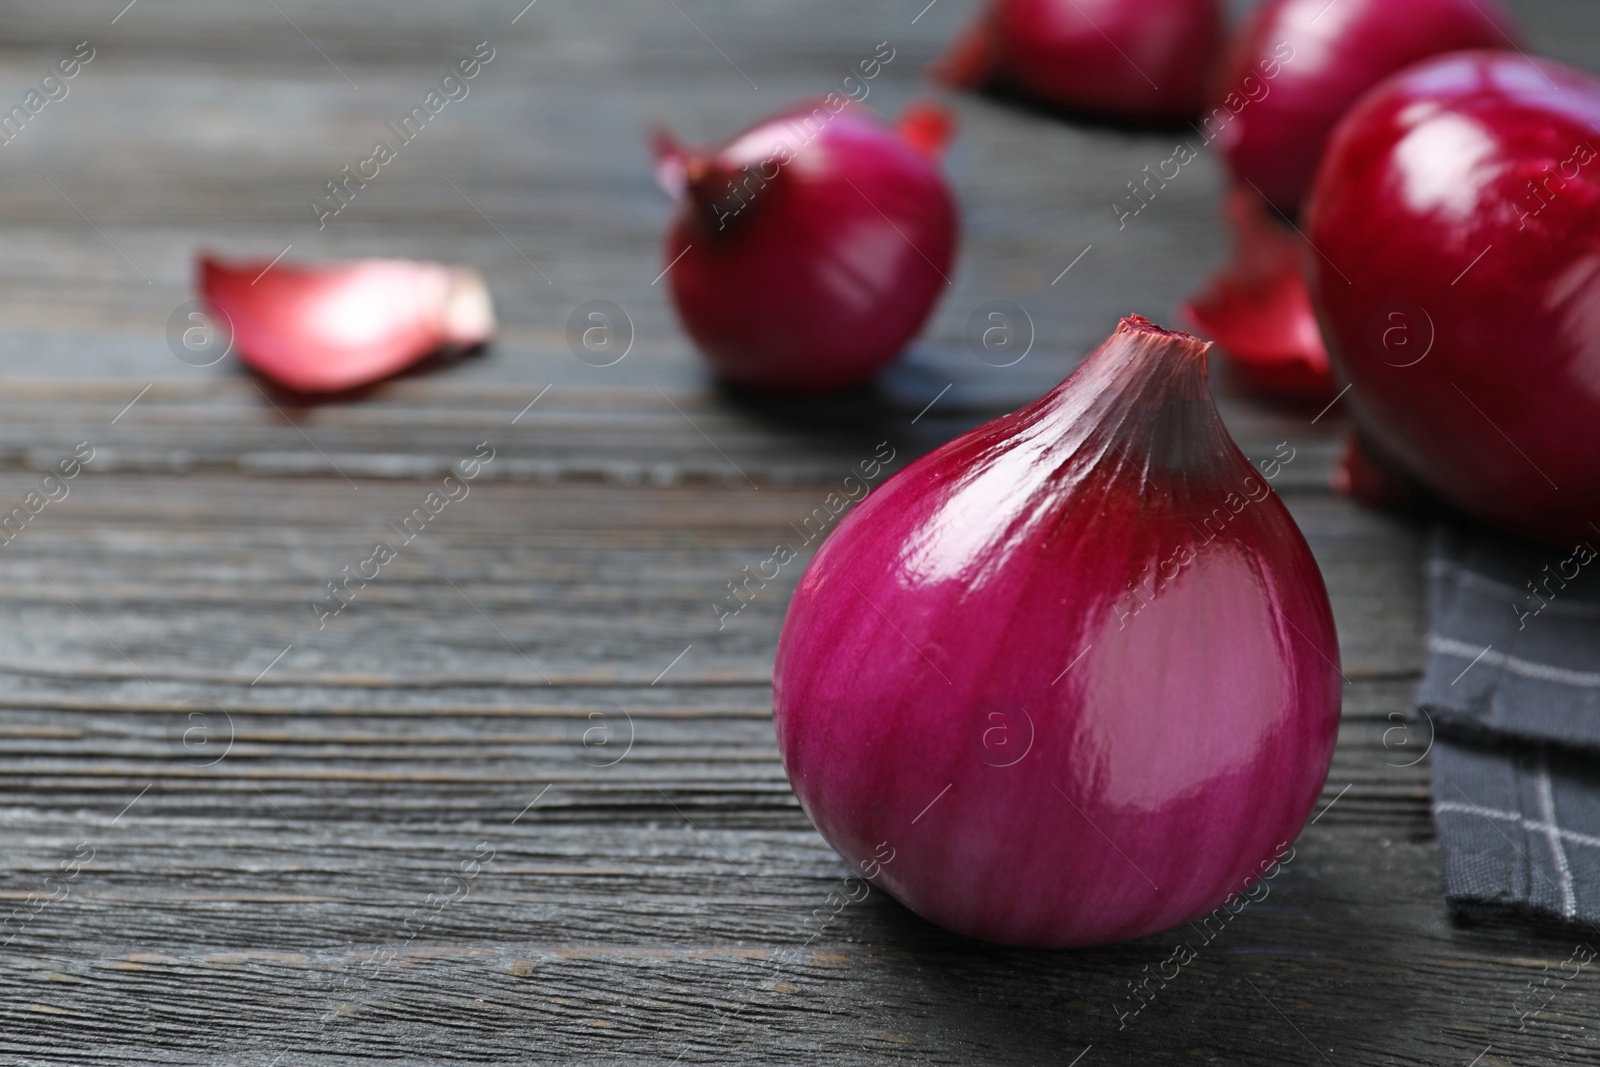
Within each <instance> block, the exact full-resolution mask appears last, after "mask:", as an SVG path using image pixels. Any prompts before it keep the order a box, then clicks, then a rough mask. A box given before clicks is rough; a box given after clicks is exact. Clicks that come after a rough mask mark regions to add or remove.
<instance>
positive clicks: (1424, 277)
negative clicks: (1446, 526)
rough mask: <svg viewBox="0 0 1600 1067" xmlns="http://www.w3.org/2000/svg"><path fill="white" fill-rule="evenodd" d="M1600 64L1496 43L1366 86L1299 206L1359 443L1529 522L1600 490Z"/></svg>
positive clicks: (1583, 516)
mask: <svg viewBox="0 0 1600 1067" xmlns="http://www.w3.org/2000/svg"><path fill="white" fill-rule="evenodd" d="M1597 130H1600V79H1595V78H1593V77H1590V76H1589V75H1586V74H1580V73H1578V72H1576V71H1573V70H1571V69H1569V68H1567V67H1563V66H1561V65H1560V64H1558V63H1553V62H1549V61H1545V60H1537V61H1534V60H1528V59H1524V58H1522V57H1520V56H1517V55H1514V54H1511V53H1508V52H1469V53H1459V54H1456V55H1453V56H1444V57H1440V58H1438V59H1435V60H1430V61H1428V62H1426V63H1422V64H1419V65H1417V66H1415V67H1412V68H1410V69H1409V70H1407V71H1405V72H1404V73H1402V74H1400V75H1398V76H1396V77H1395V78H1394V79H1392V80H1390V81H1388V82H1386V83H1384V84H1383V85H1382V86H1380V87H1378V88H1377V89H1374V90H1373V92H1372V93H1370V94H1369V95H1368V96H1366V97H1364V98H1363V99H1362V101H1361V102H1360V103H1359V104H1358V105H1357V106H1356V107H1355V108H1354V109H1353V110H1352V111H1351V112H1350V113H1349V114H1348V115H1347V116H1346V117H1345V118H1344V120H1343V121H1342V122H1341V123H1340V124H1339V127H1338V129H1337V131H1336V132H1335V134H1334V137H1333V140H1332V141H1331V142H1330V144H1329V148H1328V154H1327V158H1326V159H1325V160H1324V161H1323V164H1322V169H1321V171H1320V172H1319V174H1318V177H1317V184H1316V186H1315V188H1314V189H1313V191H1312V195H1311V199H1310V202H1309V204H1308V208H1307V233H1308V235H1309V237H1310V239H1311V241H1312V243H1313V244H1315V245H1316V247H1317V248H1319V249H1320V250H1321V252H1322V255H1320V256H1315V257H1312V259H1311V260H1310V261H1309V262H1310V263H1311V271H1312V273H1311V286H1312V292H1313V294H1314V295H1315V297H1316V300H1317V304H1318V310H1319V312H1320V314H1321V317H1322V322H1323V325H1324V327H1325V329H1324V333H1325V335H1326V337H1327V339H1328V345H1329V349H1330V351H1331V353H1332V355H1333V358H1334V362H1335V364H1336V365H1337V366H1338V368H1339V370H1340V371H1341V373H1342V374H1343V375H1344V376H1345V377H1346V378H1348V379H1349V381H1350V383H1351V389H1352V397H1353V398H1354V400H1355V402H1356V405H1355V411H1356V415H1357V418H1358V419H1359V422H1360V424H1361V426H1362V427H1363V429H1364V430H1365V431H1366V432H1367V433H1368V434H1369V435H1370V436H1371V438H1372V439H1373V442H1374V443H1375V444H1376V445H1377V446H1378V447H1379V448H1380V449H1381V450H1382V451H1383V452H1384V453H1385V454H1386V455H1389V456H1392V457H1393V459H1394V460H1395V461H1396V462H1397V463H1398V464H1399V465H1400V466H1401V468H1402V469H1403V470H1405V471H1407V472H1409V473H1411V474H1412V475H1414V476H1416V477H1417V478H1418V479H1419V480H1420V481H1422V482H1423V483H1424V484H1426V485H1428V486H1429V487H1430V488H1432V489H1434V490H1436V491H1437V492H1438V493H1439V494H1441V495H1442V496H1444V497H1445V498H1447V499H1448V500H1450V501H1452V502H1453V503H1455V504H1457V505H1458V506H1460V507H1462V508H1464V509H1466V510H1467V511H1470V512H1472V513H1474V514H1476V515H1478V516H1480V517H1481V518H1484V519H1487V520H1489V521H1490V522H1493V523H1497V524H1499V525H1502V526H1505V527H1508V528H1510V529H1513V530H1517V531H1520V532H1523V533H1526V534H1529V535H1531V536H1535V537H1544V538H1550V539H1553V540H1563V541H1565V540H1570V539H1572V538H1576V537H1592V536H1594V528H1593V527H1592V526H1591V525H1590V523H1591V522H1595V521H1597V518H1596V517H1597V514H1600V512H1597V503H1600V317H1597V313H1596V309H1597V308H1600V256H1597V255H1596V237H1595V235H1596V234H1597V233H1600V161H1597V160H1596V146H1600V132H1597Z"/></svg>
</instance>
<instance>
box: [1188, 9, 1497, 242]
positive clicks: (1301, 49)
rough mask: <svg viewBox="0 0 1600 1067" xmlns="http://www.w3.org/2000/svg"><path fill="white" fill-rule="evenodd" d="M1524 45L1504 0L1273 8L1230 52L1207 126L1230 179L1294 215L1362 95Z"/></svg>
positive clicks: (1253, 21)
mask: <svg viewBox="0 0 1600 1067" xmlns="http://www.w3.org/2000/svg"><path fill="white" fill-rule="evenodd" d="M1520 37H1521V32H1520V31H1519V30H1518V29H1517V27H1516V22H1515V20H1514V19H1513V18H1512V17H1511V15H1510V13H1509V12H1507V11H1506V9H1505V8H1504V7H1503V6H1502V5H1501V3H1500V0H1336V2H1334V3H1329V2H1328V0H1266V3H1264V4H1262V5H1261V6H1260V7H1259V8H1257V9H1256V11H1255V13H1254V14H1253V15H1252V16H1251V18H1250V21H1249V22H1248V23H1247V24H1246V25H1245V27H1244V28H1243V29H1242V30H1241V31H1240V33H1239V35H1238V36H1237V37H1236V38H1235V40H1234V42H1233V43H1232V44H1231V45H1230V46H1229V48H1228V53H1227V58H1226V60H1225V61H1224V62H1223V64H1222V66H1221V68H1220V71H1219V76H1218V78H1217V80H1216V83H1215V88H1214V90H1213V95H1214V97H1215V103H1214V106H1213V108H1212V110H1211V111H1210V112H1209V113H1208V114H1207V115H1206V116H1205V118H1204V119H1203V120H1202V122H1203V123H1204V124H1205V126H1206V129H1207V133H1208V135H1211V134H1213V133H1214V134H1215V135H1216V136H1217V139H1218V140H1219V141H1220V143H1221V145H1222V148H1223V150H1224V151H1225V152H1226V153H1227V156H1228V163H1229V166H1230V167H1231V168H1232V170H1233V173H1234V174H1235V175H1236V176H1237V177H1238V178H1240V179H1241V180H1244V181H1247V182H1250V183H1252V184H1254V185H1255V187H1256V188H1257V189H1258V190H1259V191H1260V192H1261V194H1262V195H1263V196H1265V197H1267V199H1269V200H1271V201H1272V203H1273V204H1274V205H1275V206H1276V207H1277V208H1278V209H1279V210H1281V211H1283V212H1285V213H1287V214H1290V215H1293V214H1295V213H1297V212H1298V211H1299V209H1300V204H1301V201H1302V199H1303V198H1304V197H1305V194H1306V192H1307V190H1308V189H1309V188H1310V186H1311V178H1312V175H1313V174H1315V173H1316V168H1317V161H1318V160H1319V159H1321V158H1322V150H1323V146H1324V144H1326V142H1327V139H1328V134H1329V132H1330V131H1331V130H1332V129H1333V125H1334V123H1335V122H1337V121H1338V120H1339V116H1340V115H1342V114H1344V112H1345V110H1346V109H1347V108H1349V106H1350V105H1351V104H1353V103H1355V101H1356V98H1357V97H1359V96H1360V95H1361V94H1362V93H1364V92H1366V91H1367V90H1368V89H1369V88H1371V87H1372V86H1373V85H1375V84H1376V83H1377V82H1378V81H1380V80H1381V79H1383V78H1384V77H1386V76H1387V75H1389V74H1392V73H1394V72H1395V71H1397V70H1399V69H1400V68H1402V67H1405V66H1408V65H1410V64H1411V63H1415V62H1416V61H1417V60H1419V59H1425V58H1426V57H1428V56H1433V55H1439V54H1441V53H1444V52H1453V51H1456V50H1457V49H1462V48H1509V47H1512V46H1513V45H1514V44H1515V43H1516V42H1517V40H1518V39H1519V38H1520ZM1267 70H1276V73H1275V75H1274V76H1272V77H1270V78H1267V77H1265V76H1264V72H1265V71H1267ZM1252 78H1253V79H1254V83H1255V84H1257V85H1259V86H1260V88H1259V89H1257V90H1255V91H1251V89H1250V85H1251V84H1252V82H1251V81H1250V80H1249V79H1252ZM1258 93H1259V94H1260V95H1259V98H1257V94H1258Z"/></svg>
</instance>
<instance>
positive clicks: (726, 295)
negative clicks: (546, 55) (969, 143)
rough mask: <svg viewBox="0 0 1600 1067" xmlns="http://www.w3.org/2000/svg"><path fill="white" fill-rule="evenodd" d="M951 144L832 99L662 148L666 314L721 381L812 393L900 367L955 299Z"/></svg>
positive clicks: (925, 117)
mask: <svg viewBox="0 0 1600 1067" xmlns="http://www.w3.org/2000/svg"><path fill="white" fill-rule="evenodd" d="M948 129H949V119H948V117H947V116H946V115H945V113H944V112H943V111H941V110H939V109H937V108H934V107H932V106H931V105H921V106H918V107H916V108H913V109H912V110H911V111H910V112H909V113H908V115H907V117H906V119H905V120H903V122H902V126H901V128H899V129H894V128H890V127H887V126H885V125H883V124H882V123H880V122H878V121H877V120H876V119H874V118H873V117H871V116H870V115H869V114H868V113H867V112H866V111H865V109H863V108H861V107H859V106H856V105H853V104H851V103H850V102H849V100H847V99H846V98H844V97H842V96H840V95H838V94H837V93H835V94H830V95H829V96H828V97H827V98H826V99H825V100H823V101H819V102H817V103H815V104H809V105H802V106H801V107H798V108H795V109H794V110H792V111H789V112H786V113H784V114H782V115H779V116H777V117H776V118H773V119H769V120H767V121H766V122H763V123H760V124H759V125H756V126H754V127H752V128H751V129H749V130H746V131H745V132H744V133H741V134H739V135H738V136H737V137H734V138H733V139H732V140H730V141H728V142H727V143H725V144H723V145H720V146H718V147H716V148H714V149H709V150H706V151H699V152H697V151H691V150H689V149H685V148H682V147H680V146H679V145H677V144H676V143H674V142H673V141H672V140H670V139H669V138H667V137H665V136H662V137H660V138H659V139H658V142H657V168H656V174H657V178H658V180H659V181H660V182H661V184H662V186H663V188H665V189H667V190H668V192H670V193H673V194H674V195H678V196H681V197H682V207H681V209H680V210H679V212H678V215H677V217H676V219H675V220H674V221H673V223H672V227H671V229H670V230H669V231H668V233H667V241H666V249H665V259H664V263H665V266H666V268H667V269H666V274H667V277H668V278H669V279H670V284H671V287H672V297H673V302H674V303H675V304H676V305H677V308H678V314H679V316H680V317H681V318H682V320H683V325H684V328H685V329H686V330H687V331H688V332H689V335H690V336H691V337H692V338H694V341H695V343H696V344H697V345H698V346H699V347H700V350H701V351H702V352H704V353H705V355H706V358H707V359H708V360H710V362H711V365H712V366H713V367H714V368H715V369H716V371H717V373H719V374H720V375H722V377H724V378H725V379H727V380H728V381H730V382H733V383H734V384H736V385H741V386H745V387H747V388H751V389H760V390H766V391H770V392H780V393H822V392H830V391H835V390H840V389H847V388H850V387H852V386H857V385H860V384H862V383H864V382H866V381H867V380H869V379H870V378H871V377H872V376H873V375H874V374H876V373H877V372H878V371H879V370H880V369H881V368H882V367H883V366H884V365H885V364H887V363H888V362H889V361H890V360H892V359H894V357H895V356H896V355H897V354H898V353H899V352H900V350H901V349H902V348H903V347H904V346H905V344H906V342H907V341H909V340H910V339H911V338H912V337H913V336H914V335H915V334H916V333H917V331H918V330H919V329H921V328H922V324H923V323H924V322H925V321H926V320H927V318H928V315H929V313H930V312H932V310H933V305H934V303H935V301H936V300H937V299H938V297H939V294H940V293H941V292H942V291H943V290H944V289H945V287H946V286H947V285H949V283H950V271H951V264H952V262H953V260H954V258H955V249H956V208H955V201H954V199H953V198H952V197H951V195H950V190H949V188H948V187H947V186H946V184H945V180H944V177H943V175H942V174H940V172H939V168H938V163H937V157H938V153H939V150H940V148H941V147H942V146H943V143H944V140H945V138H946V136H947V135H948Z"/></svg>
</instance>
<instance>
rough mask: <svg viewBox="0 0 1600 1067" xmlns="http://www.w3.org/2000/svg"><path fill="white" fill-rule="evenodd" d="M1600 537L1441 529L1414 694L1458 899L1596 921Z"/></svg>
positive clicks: (1448, 883) (1451, 894)
mask: <svg viewBox="0 0 1600 1067" xmlns="http://www.w3.org/2000/svg"><path fill="white" fill-rule="evenodd" d="M1597 549H1600V530H1597V531H1596V534H1595V536H1594V537H1593V538H1592V539H1588V540H1585V541H1583V542H1581V543H1579V544H1577V545H1575V546H1565V547H1563V546H1549V545H1538V544H1533V543H1530V542H1526V541H1520V540H1517V539H1515V538H1512V537H1509V536H1507V535H1504V534H1499V533H1494V532H1491V531H1488V530H1485V529H1482V528H1479V527H1474V526H1470V525H1467V524H1465V523H1462V522H1455V521H1452V522H1447V523H1445V524H1443V525H1441V526H1440V527H1439V528H1438V529H1437V530H1436V531H1435V534H1434V539H1433V543H1432V547H1431V549H1430V551H1429V554H1428V593H1429V614H1430V623H1429V628H1428V664H1427V669H1426V671H1425V673H1424V675H1423V679H1422V686H1421V689H1420V691H1419V692H1418V696H1417V703H1418V706H1419V707H1420V709H1421V713H1422V715H1423V716H1425V717H1426V718H1427V720H1429V721H1431V723H1432V728H1433V733H1432V737H1433V747H1432V760H1433V811H1434V820H1435V822H1436V824H1437V826H1438V831H1439V851H1440V855H1441V858H1442V861H1443V866H1444V891H1445V897H1446V899H1447V900H1448V901H1449V903H1450V904H1451V905H1452V906H1453V907H1455V908H1458V909H1468V910H1480V911H1498V912H1507V913H1515V914H1524V915H1537V916H1539V917H1542V918H1554V919H1558V920H1566V921H1569V922H1572V921H1586V922H1596V921H1600V556H1597V554H1596V551H1597Z"/></svg>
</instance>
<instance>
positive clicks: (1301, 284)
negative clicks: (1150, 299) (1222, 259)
mask: <svg viewBox="0 0 1600 1067" xmlns="http://www.w3.org/2000/svg"><path fill="white" fill-rule="evenodd" d="M1227 216H1228V226H1229V229H1230V230H1232V232H1233V242H1234V251H1233V259H1232V260H1231V261H1230V262H1229V263H1228V265H1227V266H1226V267H1224V268H1223V269H1222V270H1221V271H1219V272H1218V273H1217V274H1216V275H1215V276H1213V277H1212V279H1211V281H1210V283H1209V284H1208V285H1207V287H1206V289H1205V291H1204V292H1202V293H1199V294H1197V295H1196V296H1194V297H1193V298H1192V299H1190V300H1189V301H1188V302H1187V303H1186V304H1184V305H1183V307H1182V308H1181V309H1180V313H1181V314H1182V316H1183V317H1184V318H1185V319H1186V320H1187V321H1188V322H1189V324H1190V325H1192V326H1193V327H1194V328H1195V329H1196V330H1197V331H1198V332H1199V333H1201V334H1202V335H1204V336H1206V337H1209V338H1211V339H1212V340H1214V341H1216V342H1217V344H1219V345H1220V346H1221V347H1222V350H1223V353H1224V354H1225V355H1226V356H1227V357H1228V362H1229V365H1230V366H1231V367H1232V368H1233V371H1234V373H1235V374H1236V375H1237V376H1238V377H1239V378H1240V379H1241V380H1242V381H1243V382H1245V383H1246V384H1247V385H1249V386H1251V387H1252V388H1254V389H1256V390H1258V391H1261V392H1264V393H1271V394H1274V395H1278V396H1287V397H1295V398H1300V399H1306V400H1320V399H1326V398H1331V397H1332V396H1333V395H1334V392H1335V390H1336V388H1337V387H1336V386H1335V384H1334V379H1333V368H1332V366H1331V365H1330V364H1329V362H1328V349H1327V347H1326V346H1325V345H1324V344H1323V343H1322V330H1321V328H1320V327H1319V326H1318V325H1317V315H1316V312H1315V311H1314V310H1313V309H1312V306H1311V288H1310V286H1308V285H1307V284H1306V277H1305V272H1304V270H1303V268H1302V266H1301V261H1302V257H1303V255H1304V254H1305V253H1306V252H1308V249H1306V247H1305V241H1304V240H1303V239H1302V238H1301V237H1300V236H1299V235H1298V234H1296V233H1295V232H1294V231H1293V230H1291V229H1289V228H1288V227H1287V226H1284V225H1282V224H1281V223H1279V222H1278V221H1277V220H1276V219H1275V218H1274V217H1273V215H1272V212H1271V209H1270V208H1269V207H1268V206H1267V204H1266V201H1264V200H1262V199H1261V197H1260V196H1259V195H1257V194H1256V192H1255V191H1254V190H1253V189H1250V188H1248V187H1240V186H1236V187H1234V188H1233V189H1232V190H1231V191H1230V192H1229V193H1228V199H1227Z"/></svg>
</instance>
